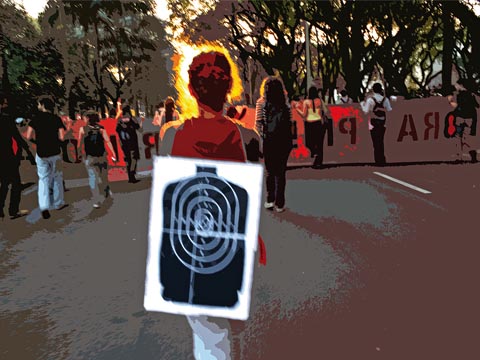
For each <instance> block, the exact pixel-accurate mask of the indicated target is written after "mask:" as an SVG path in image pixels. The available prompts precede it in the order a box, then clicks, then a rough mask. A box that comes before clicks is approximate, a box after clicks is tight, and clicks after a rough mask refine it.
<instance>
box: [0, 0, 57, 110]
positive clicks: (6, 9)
mask: <svg viewBox="0 0 480 360" xmlns="http://www.w3.org/2000/svg"><path fill="white" fill-rule="evenodd" d="M0 53H1V60H2V67H1V72H2V76H1V79H2V82H1V87H2V90H4V91H6V92H8V93H10V94H11V96H12V100H13V103H12V107H13V111H14V112H15V113H16V114H17V115H23V116H29V115H31V113H32V111H34V110H35V108H36V98H37V97H38V96H40V95H44V94H49V95H52V96H54V97H55V98H57V99H62V98H63V96H64V88H63V86H62V84H63V65H62V60H61V55H60V54H59V53H58V52H57V51H56V49H55V47H54V46H53V44H52V42H51V41H42V40H41V37H40V33H39V31H38V29H37V27H36V24H35V22H34V21H33V19H31V18H30V17H29V16H28V15H27V13H26V12H25V10H24V9H23V7H22V6H20V5H17V4H15V3H14V2H13V1H11V0H5V1H2V2H0Z"/></svg>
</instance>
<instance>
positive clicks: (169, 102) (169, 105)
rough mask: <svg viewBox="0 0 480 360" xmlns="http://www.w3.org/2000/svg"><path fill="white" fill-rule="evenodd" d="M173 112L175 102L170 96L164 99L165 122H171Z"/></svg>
mask: <svg viewBox="0 0 480 360" xmlns="http://www.w3.org/2000/svg"><path fill="white" fill-rule="evenodd" d="M174 110H175V100H173V98H172V97H171V96H169V97H167V98H166V99H165V120H166V121H167V122H168V121H172V119H173V112H174Z"/></svg>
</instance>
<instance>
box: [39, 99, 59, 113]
mask: <svg viewBox="0 0 480 360" xmlns="http://www.w3.org/2000/svg"><path fill="white" fill-rule="evenodd" d="M38 103H39V104H40V105H43V107H44V108H45V110H47V111H49V112H53V110H54V109H55V103H54V102H53V99H52V98H51V97H50V96H42V97H40V98H39V99H38Z"/></svg>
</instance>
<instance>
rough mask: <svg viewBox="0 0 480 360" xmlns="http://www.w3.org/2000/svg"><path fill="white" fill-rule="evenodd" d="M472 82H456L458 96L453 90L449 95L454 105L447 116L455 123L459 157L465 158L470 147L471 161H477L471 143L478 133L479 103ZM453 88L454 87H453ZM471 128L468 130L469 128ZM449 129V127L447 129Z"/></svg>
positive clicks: (460, 80)
mask: <svg viewBox="0 0 480 360" xmlns="http://www.w3.org/2000/svg"><path fill="white" fill-rule="evenodd" d="M470 88H471V84H470V83H469V81H468V80H467V79H459V80H458V81H457V82H456V84H455V90H456V91H457V96H456V98H455V97H454V95H453V91H452V92H450V93H449V94H448V95H447V99H448V102H449V103H450V106H452V108H453V111H452V112H450V113H449V114H447V117H452V118H453V120H452V121H451V122H452V125H453V124H454V127H455V129H454V131H453V132H452V134H453V136H458V138H459V142H460V144H459V146H458V148H459V149H458V152H459V154H458V158H459V160H462V159H463V150H464V148H470V150H469V152H468V153H469V155H470V157H471V161H472V162H473V163H476V162H477V161H478V160H477V150H476V149H472V148H471V146H470V144H473V139H472V137H473V136H476V134H477V108H478V107H479V104H478V102H477V99H476V97H475V95H473V93H472V91H471V90H470ZM452 90H453V89H452ZM466 128H469V129H470V130H469V131H468V132H467V129H466ZM446 131H448V129H447V130H446Z"/></svg>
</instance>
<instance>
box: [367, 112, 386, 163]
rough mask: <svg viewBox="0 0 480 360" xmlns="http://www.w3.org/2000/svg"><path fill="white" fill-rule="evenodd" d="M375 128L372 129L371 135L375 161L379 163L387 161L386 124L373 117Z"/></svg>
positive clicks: (372, 122)
mask: <svg viewBox="0 0 480 360" xmlns="http://www.w3.org/2000/svg"><path fill="white" fill-rule="evenodd" d="M371 124H372V126H373V129H371V130H370V136H371V137H372V143H373V155H374V159H375V163H376V164H378V165H381V164H384V163H385V155H384V146H383V138H384V135H385V125H384V124H382V122H381V121H378V120H375V119H372V121H371Z"/></svg>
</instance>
